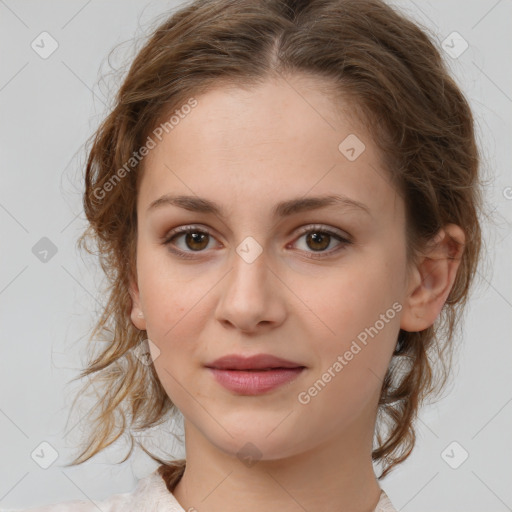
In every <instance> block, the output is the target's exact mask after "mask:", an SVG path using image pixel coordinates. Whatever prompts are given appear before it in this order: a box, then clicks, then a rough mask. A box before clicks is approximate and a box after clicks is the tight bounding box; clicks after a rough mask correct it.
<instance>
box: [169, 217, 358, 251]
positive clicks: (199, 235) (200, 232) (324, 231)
mask: <svg viewBox="0 0 512 512" xmlns="http://www.w3.org/2000/svg"><path fill="white" fill-rule="evenodd" d="M300 233H301V236H300V237H299V238H298V239H297V240H300V239H302V238H304V237H305V238H304V241H305V246H306V249H303V250H304V252H305V253H306V257H307V258H322V257H325V256H326V255H331V254H332V253H335V252H338V251H339V250H341V249H343V248H344V247H345V246H347V245H349V244H351V243H352V241H351V240H350V239H349V238H348V237H347V236H344V235H343V233H342V232H338V231H334V230H332V229H330V228H326V227H324V226H321V225H314V226H306V227H304V228H302V229H301V230H300ZM182 237H183V238H182ZM180 238H182V240H183V245H182V246H181V247H179V245H178V244H177V243H176V240H178V239H180ZM211 238H213V237H212V235H211V234H210V232H209V231H208V230H205V229H202V228H199V227H197V226H180V227H179V228H176V229H174V230H173V231H172V232H171V233H170V234H169V236H168V237H167V238H166V239H165V240H164V242H163V244H164V245H166V246H167V247H168V249H169V251H170V252H172V253H173V254H176V255H177V256H178V257H180V258H185V259H193V258H194V257H195V256H194V255H193V254H192V253H194V252H196V253H200V252H204V250H205V249H207V248H208V245H209V242H210V241H211ZM333 239H334V240H337V241H338V246H337V248H335V249H331V250H329V251H326V250H325V249H327V248H328V247H329V246H330V245H331V242H332V241H333ZM176 246H177V247H178V248H175V247H176ZM308 248H309V249H312V252H313V253H309V254H308ZM314 253H317V254H314Z"/></svg>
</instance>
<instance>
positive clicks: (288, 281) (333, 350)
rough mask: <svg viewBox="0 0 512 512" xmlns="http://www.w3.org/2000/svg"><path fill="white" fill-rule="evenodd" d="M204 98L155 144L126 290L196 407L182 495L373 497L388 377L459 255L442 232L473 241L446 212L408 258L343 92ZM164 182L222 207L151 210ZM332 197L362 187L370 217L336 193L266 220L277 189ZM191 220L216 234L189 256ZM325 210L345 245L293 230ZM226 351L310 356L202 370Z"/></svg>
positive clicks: (226, 507) (309, 499) (167, 367)
mask: <svg viewBox="0 0 512 512" xmlns="http://www.w3.org/2000/svg"><path fill="white" fill-rule="evenodd" d="M197 100H198V105H197V106H196V107H195V108H194V109H193V110H192V111H191V113H190V114H189V115H188V116H186V117H185V118H184V119H181V120H180V122H179V124H178V125H177V126H176V127H175V128H174V129H173V130H172V131H170V132H169V133H168V134H166V135H165V136H164V137H163V139H162V141H161V142H159V143H158V144H157V146H156V147H155V148H154V149H153V150H151V152H150V153H149V154H148V155H147V157H146V159H145V162H144V165H145V169H144V175H143V178H142V182H141V188H140V193H139V196H138V202H137V211H138V240H137V266H136V269H137V278H136V280H133V281H132V284H131V288H130V294H131V297H132V300H133V308H132V316H131V317H132V321H133V323H134V325H136V327H137V328H138V329H141V330H146V331H147V334H148V338H149V339H150V340H151V344H150V346H153V347H157V348H158V350H155V349H154V348H153V349H152V357H153V359H154V365H155V369H156V372H157V374H158V376H159V379H160V381H161V383H162V386H163V387H164V388H165V390H166V392H167V394H168V395H169V397H170V399H171V400H172V401H173V402H174V403H175V404H176V406H177V407H178V408H179V409H180V411H181V412H182V414H183V416H184V419H185V439H186V453H187V466H186V470H185V473H184V475H183V477H182V479H181V481H180V482H179V483H178V485H177V487H176V489H175V492H174V495H175V496H176V498H177V500H178V501H179V502H180V504H181V505H182V506H183V508H184V509H185V510H188V509H189V508H191V507H194V509H197V510H200V511H201V512H220V511H223V512H231V511H235V510H237V511H238V510H240V506H241V504H243V509H244V510H245V511H247V512H253V511H254V512H261V510H280V511H284V512H287V511H290V512H292V511H293V512H295V511H297V512H298V511H303V510H310V511H312V510H314V511H316V512H323V511H332V510H353V511H361V512H363V511H368V512H369V511H373V510H374V508H375V506H376V505H377V502H378V500H379V495H380V491H381V489H380V487H379V484H378V481H377V480H376V477H375V474H374V471H373V466H372V462H371V451H372V437H373V432H374V426H375V418H376V412H377V402H378V398H379V394H380V388H381V384H382V379H383V377H384V375H385V373H386V369H387V367H388V365H389V361H390V359H391V355H392V352H393V349H394V347H395V345H396V340H397V336H398V333H399V329H400V328H402V329H404V330H407V331H420V330H423V329H425V328H427V327H428V326H430V325H432V324H433V322H434V320H435V319H436V318H437V316H438V315H439V313H440V311H441V308H442V306H443V304H444V302H445V300H446V298H447V296H448V293H449V291H450V289H451V287H452V285H453V281H454V278H455V275H456V272H457V268H458V265H459V257H460V253H458V252H457V249H456V248H455V247H454V245H453V244H452V243H451V242H450V238H449V237H448V236H447V235H450V236H451V238H452V239H455V240H457V241H458V242H460V243H463V242H464V234H463V232H462V230H461V229H460V228H459V227H458V226H455V225H447V226H445V228H444V229H443V230H442V231H440V232H439V234H438V238H437V239H436V242H437V243H436V244H432V245H431V246H430V247H429V252H427V253H426V254H425V256H424V257H422V258H421V259H420V261H419V262H418V264H417V265H415V266H413V267H412V268H410V269H408V267H407V265H406V263H407V261H406V257H405V255H406V253H405V247H406V245H405V242H406V240H405V210H404V203H403V200H402V199H401V197H400V196H399V195H398V194H397V192H396V190H395V189H394V188H393V187H392V186H391V185H390V183H389V180H387V179H386V175H385V171H384V169H383V167H382V164H381V160H380V155H379V153H378V150H377V148H376V146H375V144H374V143H373V142H372V140H371V138H370V136H369V134H367V133H366V132H365V131H364V130H363V129H362V126H361V125H360V124H359V123H357V122H356V121H355V119H354V118H353V116H349V115H347V113H346V112H350V104H349V103H346V104H343V105H341V106H344V107H345V113H343V112H342V110H341V108H338V109H336V105H335V104H334V103H333V102H332V100H331V99H330V98H329V96H328V95H327V94H325V90H324V89H322V87H321V84H320V83H319V82H317V81H315V79H313V78H307V77H299V76H297V75H295V76H293V77H289V78H287V79H286V80H283V79H276V80H268V81H267V82H265V83H264V84H263V85H259V86H257V87H254V88H252V89H242V88H229V89H228V88H226V87H219V88H217V89H212V90H210V91H209V92H207V93H205V94H203V95H201V96H199V97H197ZM349 134H356V135H357V137H358V138H359V139H360V140H361V141H363V142H364V144H365V146H366V149H365V150H364V151H363V153H362V154H361V155H360V156H359V157H358V158H357V159H356V160H355V161H349V160H348V159H347V158H346V157H345V156H344V155H343V154H342V153H341V152H340V151H339V150H338V145H339V144H340V142H341V141H343V140H344V139H345V138H346V137H347V136H348V135H349ZM165 193H173V194H186V195H195V196H200V197H204V198H207V199H210V200H213V201H215V202H216V203H218V204H220V205H221V206H222V208H223V209H224V210H225V214H226V217H225V218H224V219H221V218H220V217H218V216H217V215H214V214H205V213H194V212H190V211H187V210H185V209H182V208H179V207H177V206H172V205H167V206H164V207H162V208H160V209H158V210H155V211H152V212H147V208H148V206H149V204H150V203H151V202H152V201H154V200H155V199H157V198H158V197H160V196H161V195H163V194H165ZM322 194H339V195H345V196H347V197H349V198H351V199H354V200H357V201H360V202H362V203H364V204H365V205H366V206H367V207H368V209H369V214H367V213H365V212H364V211H362V210H358V209H356V208H345V209H342V208H339V207H337V206H330V207H327V208H323V209H320V210H315V211H310V212H300V213H297V214H295V215H293V216H290V217H287V218H273V217H272V214H271V213H272V208H273V207H274V205H275V204H277V203H278V202H280V201H284V200H287V199H292V198H299V197H303V196H308V197H309V196H316V195H322ZM190 224H194V225H199V227H200V228H201V229H202V230H208V231H209V233H210V236H209V237H208V236H207V237H206V240H205V241H203V243H202V245H201V244H200V243H198V242H196V243H195V244H194V242H193V241H192V240H191V239H190V238H189V239H188V244H187V238H186V235H183V234H182V235H181V236H178V238H176V239H174V241H173V244H174V245H173V247H174V248H177V249H181V250H183V251H185V252H188V253H189V254H190V255H192V256H193V259H181V258H179V257H178V256H176V255H174V254H172V253H171V252H170V251H169V246H166V245H165V244H164V239H165V238H166V237H168V236H169V234H170V232H171V230H173V229H174V228H176V227H178V226H185V225H190ZM314 224H320V225H321V227H322V228H324V229H334V230H339V231H340V232H341V234H342V235H343V236H345V237H347V235H348V237H349V239H350V240H351V241H352V243H351V244H341V243H340V242H339V241H338V240H337V239H336V238H335V237H331V238H330V239H329V238H328V239H327V241H326V242H325V245H321V244H320V243H318V242H317V245H315V243H314V241H311V240H310V241H309V242H308V237H307V234H306V235H305V234H303V233H299V232H298V229H299V228H301V227H303V226H306V227H307V226H309V225H314ZM311 231H313V232H318V231H320V232H321V231H322V230H318V229H316V230H315V229H313V228H312V229H311ZM248 236H250V237H253V238H254V239H255V240H256V241H257V243H258V244H259V247H261V249H262V252H261V254H260V255H259V256H258V257H257V258H256V259H255V260H254V261H253V262H252V263H248V262H247V261H246V260H244V259H243V258H242V257H241V256H240V255H239V254H238V253H237V251H236V249H237V247H238V246H239V245H240V244H241V243H242V241H244V239H245V238H246V237H248ZM329 240H330V242H329ZM197 247H200V249H199V252H198V251H197V250H196V251H194V249H195V248H197ZM318 247H322V249H320V250H318ZM315 249H316V251H315ZM201 251H202V252H201ZM322 251H323V252H322ZM322 254H324V255H325V256H324V257H323V258H322V259H320V258H317V259H310V258H308V257H307V256H308V255H322ZM394 303H398V304H399V305H400V306H401V310H400V311H399V312H396V314H395V315H394V318H392V319H391V320H389V321H388V322H387V323H385V326H384V327H383V328H382V329H381V330H380V331H379V332H378V334H377V335H376V336H374V337H373V338H370V339H369V342H368V344H367V345H366V346H364V347H363V348H362V350H361V351H360V352H359V353H358V354H357V355H355V356H354V357H353V359H352V360H351V361H349V362H348V364H346V365H345V366H344V367H343V369H342V371H340V372H338V373H337V374H336V376H335V377H333V378H332V379H331V380H330V382H328V383H327V384H326V385H325V387H324V388H323V389H322V390H321V392H319V393H318V394H317V395H316V396H315V397H313V398H311V400H310V401H309V403H307V404H303V403H300V402H299V401H298V399H297V397H298V394H299V393H300V392H302V391H304V390H308V389H309V388H310V387H311V386H312V385H313V384H314V383H315V381H317V379H319V378H320V377H321V376H322V374H323V373H324V372H325V371H326V370H327V368H329V367H332V366H333V363H334V362H335V361H336V360H337V357H338V356H339V355H343V354H344V353H345V352H346V351H347V350H348V349H349V347H350V346H351V343H352V342H353V340H355V339H356V337H357V335H358V334H359V333H361V332H362V331H364V329H365V328H368V327H370V326H374V325H375V323H376V321H377V320H378V319H379V318H380V315H381V314H385V313H386V311H388V310H389V309H390V308H391V309H392V305H393V304H394ZM231 353H238V354H246V355H248V354H251V355H252V354H258V353H268V354H273V355H276V356H278V357H284V358H286V359H290V360H292V361H295V362H298V363H300V364H302V365H304V366H306V367H307V368H306V370H304V371H303V372H302V374H301V375H299V376H298V377H297V378H296V379H295V380H294V381H292V382H290V383H288V384H287V385H285V386H282V387H279V388H277V389H275V390H273V391H271V392H268V393H265V394H263V395H259V396H246V395H239V394H235V393H233V392H230V391H228V390H226V389H225V388H224V387H222V386H221V385H220V384H218V383H217V382H216V381H215V380H214V379H213V378H212V376H211V375H210V372H209V371H208V370H207V369H205V368H204V365H205V364H206V363H209V362H212V361H213V360H215V359H217V358H218V357H221V356H223V355H226V354H231ZM248 442H250V443H252V444H253V445H254V446H255V447H257V450H258V451H259V455H258V457H259V458H258V460H257V462H256V463H255V464H254V465H247V464H245V463H244V462H242V460H240V458H238V457H237V453H238V452H239V451H240V450H242V453H244V450H247V446H246V443H248ZM244 447H245V448H244Z"/></svg>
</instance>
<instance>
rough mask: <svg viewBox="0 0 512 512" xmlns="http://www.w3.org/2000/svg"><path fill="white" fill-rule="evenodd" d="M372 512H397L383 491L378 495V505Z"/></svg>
mask: <svg viewBox="0 0 512 512" xmlns="http://www.w3.org/2000/svg"><path fill="white" fill-rule="evenodd" d="M374 512H397V510H396V508H395V507H394V506H393V504H392V503H391V500H390V499H389V497H388V495H387V494H386V493H385V492H384V490H382V491H381V493H380V499H379V503H377V507H376V508H375V510H374Z"/></svg>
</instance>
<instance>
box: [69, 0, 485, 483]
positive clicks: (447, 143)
mask: <svg viewBox="0 0 512 512" xmlns="http://www.w3.org/2000/svg"><path fill="white" fill-rule="evenodd" d="M296 73H300V74H303V75H307V76H315V77H318V78H320V79H323V81H324V82H325V84H328V85H329V87H331V88H332V90H333V91H337V92H338V93H339V95H340V97H342V96H343V97H347V95H348V96H349V97H350V98H351V99H352V100H353V101H354V103H353V105H354V109H355V108H356V106H357V109H358V110H359V111H360V118H361V119H362V120H363V122H365V125H366V126H367V128H368V130H369V133H371V135H372V137H373V139H374V142H375V143H376V144H377V145H378V146H379V148H380V149H381V153H382V156H383V164H384V166H385V168H386V170H387V173H388V175H389V177H390V179H391V181H392V182H393V183H394V184H395V185H396V187H397V190H398V191H399V192H400V193H401V195H402V196H403V198H404V201H405V206H406V215H407V243H408V256H409V260H408V262H409V263H412V262H414V260H415V257H416V256H417V255H419V254H420V251H421V248H422V246H423V244H424V243H425V242H426V241H428V240H429V239H431V238H432V237H433V235H435V234H436V233H437V232H438V230H439V229H441V228H442V227H443V226H444V225H446V224H448V223H454V224H457V225H459V226H460V227H461V228H462V229H463V230H464V233H465V236H466V243H465V248H464V252H463V254H462V256H461V263H460V267H459V270H458V273H457V276H456V279H455V283H454V285H453V287H452V289H451V291H450V294H449V296H448V299H447V301H446V303H445V305H444V307H443V310H442V312H441V315H440V316H439V318H438V319H437V320H436V322H435V324H434V325H433V326H431V327H429V328H428V329H425V330H423V331H421V332H405V331H402V330H401V331H400V333H399V336H398V339H397V346H396V350H395V352H394V354H393V358H392V360H391V364H390V367H389V369H388V372H387V374H386V377H385V379H384V382H383V385H382V392H381V397H380V401H379V409H378V416H377V424H376V430H375V440H374V441H375V443H374V444H375V448H374V450H373V454H372V455H373V460H374V461H376V462H379V463H382V464H383V467H384V470H383V472H382V473H381V475H380V476H379V478H382V477H384V476H385V475H386V474H387V473H388V472H389V471H390V470H391V468H392V467H394V466H395V465H396V464H399V463H400V462H402V461H404V460H405V459H406V458H407V457H408V456H409V454H410V453H411V451H412V449H413V447H414V443H415V432H414V426H413V424H414V420H415V418H416V415H417V412H418V408H419V406H420V405H421V403H422V402H423V401H424V399H425V398H426V397H427V396H433V395H434V393H435V391H436V389H437V390H440V389H441V387H443V386H444V384H445V381H446V379H447V376H448V368H449V366H450V365H449V364H447V363H446V361H448V360H451V353H452V351H451V350H450V349H451V348H452V345H453V339H454V335H455V330H456V326H457V325H458V324H459V320H460V317H461V314H462V311H463V307H464V305H465V303H466V301H467V298H468V290H469V287H470V284H471V282H472V280H473V278H474V275H475V272H476V266H477V262H478V259H479V254H480V246H481V232H480V224H479V220H478V214H479V211H478V210H479V208H480V206H481V188H480V185H481V184H480V182H479V177H478V167H479V155H478V150H477V146H476V142H475V135H474V126H473V119H472V114H471V111H470V108H469V106H468V103H467V101H466V100H465V98H464V96H463V94H462V93H461V91H460V90H459V88H458V87H457V85H456V84H455V82H454V80H453V79H452V78H451V77H450V75H449V72H448V70H447V68H446V66H445V64H444V62H443V60H442V57H441V56H440V53H439V51H438V50H437V49H436V47H435V45H434V44H433V42H432V41H431V39H430V38H429V36H427V35H426V33H425V31H424V29H421V28H420V27H419V26H418V25H417V24H416V23H414V22H412V21H410V20H408V19H407V18H406V17H404V16H403V15H402V14H400V13H398V12H397V11H395V10H394V9H393V8H391V7H390V6H388V5H386V4H385V3H384V2H382V1H379V0H312V1H305V0H302V1H301V0H210V1H203V0H197V1H195V2H193V3H188V4H187V5H185V6H182V7H181V8H180V9H179V10H178V11H176V12H175V13H174V14H173V15H172V16H170V17H168V18H167V19H166V20H165V22H163V23H162V24H161V25H160V26H158V28H157V29H156V30H155V31H154V32H153V33H152V34H151V37H150V38H149V40H148V41H147V42H146V44H145V45H144V46H143V48H142V49H141V50H140V51H139V53H138V54H137V56H136V58H135V59H134V61H133V63H132V65H131V68H130V69H129V72H128V74H127V76H126V78H125V80H124V82H123V83H122V85H121V87H120V89H119V92H118V94H117V97H116V100H115V105H114V108H113V109H112V111H111V113H110V114H109V115H108V116H107V117H106V119H104V121H103V122H102V124H101V125H100V127H99V128H98V130H97V132H96V133H95V134H94V136H93V137H92V138H91V140H92V147H91V148H90V151H89V153H88V160H87V166H86V173H85V193H84V196H83V204H84V210H85V214H86V216H87V219H88V221H89V226H88V228H87V230H86V231H85V232H84V233H83V234H82V236H81V237H80V240H79V242H78V243H79V245H80V247H85V248H86V250H87V251H88V252H89V253H91V250H90V249H89V248H88V247H87V244H86V243H85V242H86V240H87V239H89V238H90V239H92V240H93V241H94V242H95V243H96V246H97V255H98V257H99V261H100V263H101V266H102V269H103V271H104V272H105V274H106V276H107V278H108V290H107V291H108V302H107V304H106V306H105V308H104V311H103V312H102V315H101V317H100V318H99V320H98V322H97V324H96V326H95V328H94V330H93V332H92V334H91V340H92V338H93V337H95V336H96V335H99V336H100V339H102V340H106V341H107V343H106V345H104V347H103V348H102V349H101V351H100V353H99V354H98V355H96V356H95V357H94V358H93V357H91V360H90V362H89V363H88V366H87V367H86V368H85V369H84V370H83V371H82V373H81V375H80V376H79V377H78V378H82V377H87V380H88V382H87V384H86V386H85V388H87V387H88V386H89V385H90V384H94V387H95V388H99V389H100V393H99V394H98V396H97V400H96V404H95V407H94V408H93V409H92V410H91V411H90V413H89V417H88V420H89V421H90V426H91V428H90V430H89V431H88V438H87V441H86V445H85V448H84V449H83V450H82V451H81V453H80V455H79V456H78V457H77V458H75V459H74V460H73V462H72V463H71V465H75V464H80V463H82V462H85V461H86V460H88V459H89V458H91V457H92V456H94V455H95V454H97V453H98V452H100V451H101V450H103V449H104V448H106V447H108V446H109V445H111V444H112V443H113V442H114V441H115V440H117V439H118V438H119V437H120V436H121V435H123V434H124V433H126V432H128V434H129V437H130V441H131V449H130V452H129V453H128V455H127V456H126V458H125V459H124V460H126V459H127V458H128V457H129V456H130V454H131V453H132V450H133V447H134V437H133V431H144V430H146V429H149V428H150V427H153V426H156V425H158V424H160V423H162V422H163V421H164V420H165V419H168V418H169V417H170V416H171V414H172V413H175V412H176V411H177V409H176V407H175V405H174V404H173V403H172V402H171V400H170V399H169V397H168V396H167V394H166V392H165V390H164V389H163V387H162V386H161V384H160V382H159V380H158V377H157V374H156V372H155V370H154V367H153V365H152V364H149V365H144V364H141V363H140V361H139V360H138V359H137V357H135V355H134V353H133V349H134V348H135V347H137V346H138V344H139V343H141V342H144V340H145V339H146V333H145V331H142V332H141V331H139V330H138V329H136V328H135V327H134V325H133V324H132V322H131V319H130V311H131V307H132V302H131V298H130V295H129V292H128V288H129V279H130V276H132V277H133V278H135V275H136V274H135V257H136V242H137V230H136V227H137V223H136V219H137V212H136V198H137V191H138V187H139V183H140V178H141V175H142V165H143V160H142V161H141V162H140V163H139V164H138V165H137V163H136V162H135V163H134V162H133V161H131V160H130V158H131V157H132V154H133V152H134V151H136V150H138V149H139V148H141V147H142V146H143V145H144V144H145V143H146V141H147V140H148V139H147V137H148V135H149V134H150V133H151V131H152V130H153V129H154V128H155V127H156V126H158V124H159V123H160V122H161V121H162V119H164V118H165V116H168V115H169V112H171V111H172V110H173V109H176V108H177V107H179V106H180V105H183V104H185V103H186V102H187V100H188V99H190V97H191V96H192V95H194V96H199V95H200V94H201V93H203V92H206V91H207V90H208V89H209V88H211V87H212V86H218V85H222V84H233V85H236V86H248V87H250V86H251V85H254V84H257V83H261V82H263V81H265V80H267V79H268V78H269V77H277V76H283V77H284V76H285V75H286V74H290V75H291V74H296ZM127 162H130V166H129V167H128V171H126V169H127V167H126V163H127ZM123 166H124V167H123ZM121 168H124V169H125V172H124V173H122V177H120V176H119V170H120V169H121ZM116 173H117V174H116ZM114 179H115V183H114V182H113V180H114ZM107 183H110V184H111V186H110V187H108V188H107V187H106V184H107ZM105 190H108V193H105ZM438 363H440V365H439V364H438ZM90 376H92V377H90ZM85 388H84V389H85ZM73 405H74V404H73ZM93 413H95V415H94V417H93ZM168 413H170V414H168ZM117 418H119V419H120V423H118V422H116V419H117ZM136 443H137V444H139V442H138V441H136ZM139 446H141V448H142V449H143V450H144V451H145V452H146V453H148V454H149V455H150V456H151V457H152V458H153V459H154V460H156V461H158V462H160V463H162V464H166V465H168V466H169V467H171V466H172V464H173V462H172V461H164V460H162V459H160V458H158V457H156V456H154V455H153V454H151V453H149V452H148V451H147V450H146V449H145V448H144V447H143V446H142V445H140V444H139ZM181 462H183V463H184V461H181Z"/></svg>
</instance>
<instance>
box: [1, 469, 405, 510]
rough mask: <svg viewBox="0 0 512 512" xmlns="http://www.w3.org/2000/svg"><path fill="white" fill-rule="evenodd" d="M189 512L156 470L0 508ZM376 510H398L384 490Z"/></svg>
mask: <svg viewBox="0 0 512 512" xmlns="http://www.w3.org/2000/svg"><path fill="white" fill-rule="evenodd" d="M98 511H101V512H186V511H185V509H184V508H183V507H182V506H181V505H180V504H179V503H178V501H177V500H176V498H175V497H174V495H173V494H172V493H171V492H170V491H169V490H168V489H167V485H166V484H165V481H164V479H163V478H162V476H161V475H160V474H159V473H158V469H156V470H155V471H154V472H153V473H151V474H150V475H148V476H147V477H145V478H142V479H141V480H139V482H138V484H137V487H136V488H135V490H133V491H132V492H126V493H122V494H114V495H112V496H110V497H109V498H107V499H106V500H103V501H100V502H97V503H93V502H91V501H84V500H74V501H68V502H65V503H57V504H54V505H45V506H42V507H35V508H29V509H23V510H22V509H0V512H98ZM374 512H397V510H396V509H395V508H394V507H393V505H392V504H391V501H390V500H389V498H388V496H387V495H386V493H385V492H384V491H382V493H381V495H380V500H379V503H378V504H377V507H376V508H375V510H374Z"/></svg>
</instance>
